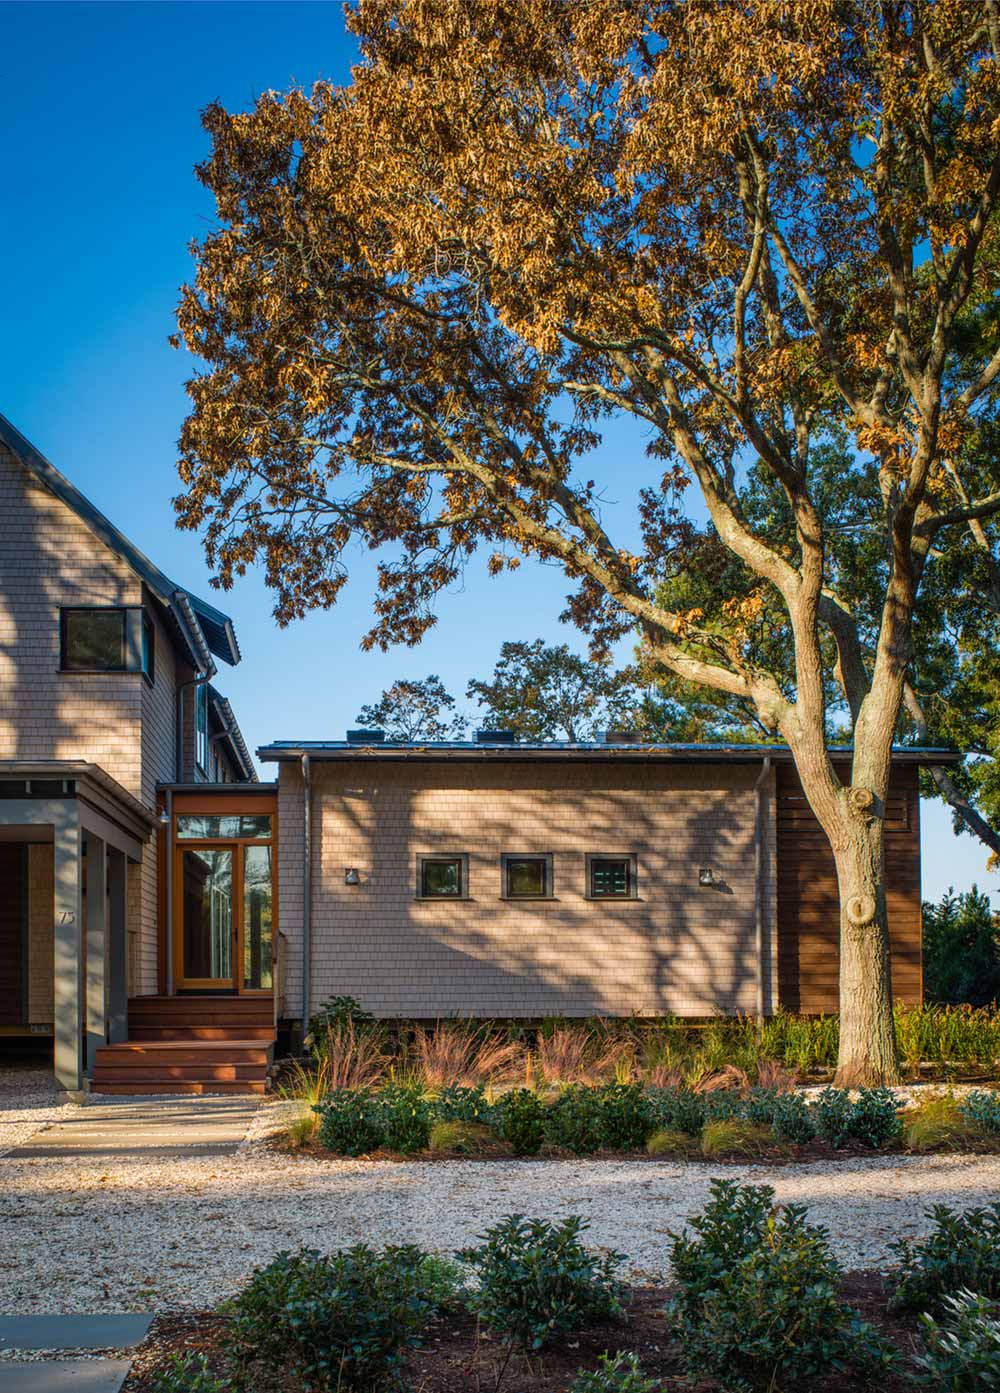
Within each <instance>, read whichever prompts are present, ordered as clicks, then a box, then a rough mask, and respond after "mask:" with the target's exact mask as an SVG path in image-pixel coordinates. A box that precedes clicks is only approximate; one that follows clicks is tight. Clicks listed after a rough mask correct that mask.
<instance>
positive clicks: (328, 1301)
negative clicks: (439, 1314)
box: [231, 1243, 435, 1393]
mask: <svg viewBox="0 0 1000 1393" xmlns="http://www.w3.org/2000/svg"><path fill="white" fill-rule="evenodd" d="M425 1261H426V1254H424V1253H422V1252H421V1251H420V1250H419V1249H418V1248H413V1247H402V1248H385V1249H383V1250H382V1251H381V1252H376V1251H375V1250H374V1249H372V1248H369V1247H368V1245H367V1244H364V1243H361V1244H358V1245H357V1247H354V1248H348V1249H347V1250H346V1251H344V1252H340V1253H331V1254H329V1255H325V1256H324V1255H323V1254H320V1253H318V1252H315V1251H314V1250H312V1249H308V1248H304V1249H301V1250H300V1251H299V1252H298V1253H287V1252H286V1253H279V1254H278V1256H277V1257H276V1258H274V1259H273V1261H271V1262H270V1263H268V1265H267V1266H266V1267H260V1268H257V1269H256V1271H255V1272H254V1273H253V1275H252V1276H251V1278H250V1281H249V1282H248V1283H247V1285H246V1286H245V1287H244V1289H243V1291H242V1292H241V1293H240V1294H239V1296H238V1297H237V1298H236V1300H235V1301H234V1302H233V1303H232V1307H231V1330H232V1341H233V1345H232V1348H233V1354H234V1356H235V1358H236V1361H237V1363H238V1366H239V1368H240V1369H241V1371H242V1372H243V1374H244V1376H245V1378H246V1382H247V1383H248V1384H249V1386H254V1384H253V1382H252V1379H251V1377H250V1376H249V1374H250V1371H251V1370H252V1369H254V1368H257V1369H259V1370H263V1371H264V1372H265V1373H268V1374H275V1375H277V1374H281V1375H283V1376H287V1375H288V1374H291V1376H292V1377H293V1378H294V1379H297V1380H298V1381H299V1382H300V1383H301V1384H302V1386H303V1388H304V1389H306V1390H307V1393H334V1390H336V1393H378V1390H381V1389H383V1388H385V1387H387V1386H389V1385H391V1384H393V1383H395V1382H396V1380H397V1378H398V1373H399V1369H400V1366H401V1364H402V1360H403V1357H404V1354H405V1351H406V1349H407V1348H408V1347H409V1346H411V1345H414V1344H416V1343H418V1341H419V1336H420V1332H421V1330H422V1329H423V1326H424V1324H425V1323H426V1321H427V1319H428V1317H429V1316H430V1315H431V1313H432V1312H433V1310H434V1308H435V1296H434V1295H432V1294H431V1290H429V1287H432V1286H433V1283H431V1282H429V1280H428V1278H427V1277H425V1274H424V1263H425Z"/></svg>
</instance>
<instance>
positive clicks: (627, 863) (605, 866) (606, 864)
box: [587, 855, 636, 900]
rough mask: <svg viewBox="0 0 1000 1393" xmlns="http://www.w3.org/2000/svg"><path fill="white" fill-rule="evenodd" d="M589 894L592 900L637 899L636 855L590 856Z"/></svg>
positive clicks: (588, 860) (588, 871)
mask: <svg viewBox="0 0 1000 1393" xmlns="http://www.w3.org/2000/svg"><path fill="white" fill-rule="evenodd" d="M587 895H588V897H589V898H590V899H592V900H633V899H635V895H636V860H635V856H633V855H628V856H588V857H587Z"/></svg>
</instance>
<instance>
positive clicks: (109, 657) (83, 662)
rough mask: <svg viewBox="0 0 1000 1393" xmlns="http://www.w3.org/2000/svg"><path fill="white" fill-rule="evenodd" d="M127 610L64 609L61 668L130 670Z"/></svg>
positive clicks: (70, 670) (72, 670)
mask: <svg viewBox="0 0 1000 1393" xmlns="http://www.w3.org/2000/svg"><path fill="white" fill-rule="evenodd" d="M127 613H128V611H127V610H124V609H64V610H63V611H62V616H61V617H62V633H61V639H62V642H61V648H62V652H61V655H60V664H59V665H60V667H61V668H62V670H63V671H64V672H126V671H127V657H128V645H127V643H126V636H127V627H126V622H125V621H126V616H127Z"/></svg>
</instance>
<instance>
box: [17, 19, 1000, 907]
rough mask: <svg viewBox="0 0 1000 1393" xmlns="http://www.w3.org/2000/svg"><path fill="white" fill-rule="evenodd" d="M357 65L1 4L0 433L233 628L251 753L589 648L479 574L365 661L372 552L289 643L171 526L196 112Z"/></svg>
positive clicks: (624, 466)
mask: <svg viewBox="0 0 1000 1393" xmlns="http://www.w3.org/2000/svg"><path fill="white" fill-rule="evenodd" d="M353 57H354V49H353V43H352V41H351V40H350V39H349V37H348V36H347V34H346V33H345V30H344V24H343V17H342V11H341V8H340V5H339V4H326V3H306V4H300V3H296V0H284V3H260V4H243V3H214V4H204V3H180V4H172V3H156V4H152V3H151V4H129V3H121V4H88V3H70V4H63V3H43V4H34V3H17V2H16V0H15V3H6V4H0V156H2V168H3V185H2V191H0V267H2V269H0V286H2V300H0V303H2V306H3V332H2V333H0V412H2V413H3V414H4V415H6V416H7V417H8V418H9V419H10V420H12V421H13V422H14V424H15V425H16V426H17V427H18V428H19V429H20V430H22V431H23V432H24V433H25V434H26V435H27V436H28V437H29V439H31V440H32V441H33V442H34V443H35V444H36V445H37V446H38V447H39V449H41V450H42V451H43V452H44V453H45V454H47V455H48V456H49V458H50V459H52V461H53V462H54V463H55V464H56V465H57V466H58V467H59V468H60V469H61V470H63V472H64V473H66V474H68V475H69V477H70V478H71V479H72V480H73V481H74V483H76V484H77V485H78V486H79V487H80V488H82V489H83V490H84V492H85V493H87V494H88V495H89V497H90V498H92V499H93V500H94V502H95V503H96V504H97V506H98V507H100V508H101V509H102V510H103V511H104V512H106V513H107V514H108V516H109V517H110V518H111V519H112V520H113V521H114V522H115V523H116V524H117V525H118V526H119V527H120V528H121V529H122V530H123V531H124V532H125V533H126V534H127V535H128V536H130V537H131V538H132V539H133V540H134V541H135V542H136V543H137V544H138V545H139V546H141V547H142V548H143V549H144V550H145V551H147V552H148V553H149V555H150V556H152V557H153V558H154V559H155V560H156V562H157V563H158V564H159V565H160V566H162V567H163V569H164V570H166V571H167V572H168V573H169V574H171V575H173V576H174V577H175V578H176V579H177V580H178V581H181V582H182V583H184V584H185V585H188V586H190V587H191V588H192V589H194V590H200V591H201V592H202V593H204V594H205V595H206V598H209V599H212V600H213V601H214V602H215V603H218V604H220V605H221V606H222V607H223V608H225V609H227V610H228V612H229V613H231V614H232V615H233V618H234V620H235V622H236V626H237V630H238V633H239V636H240V641H241V644H242V648H243V652H244V662H243V664H242V666H241V667H239V668H237V669H235V670H233V671H229V670H225V671H224V672H223V673H222V674H221V679H222V680H221V683H220V685H222V686H223V687H224V689H225V691H226V693H227V695H229V696H230V697H231V698H232V700H233V703H234V705H235V707H236V710H237V712H238V715H239V718H240V722H241V724H242V726H243V730H244V733H245V735H246V737H247V740H248V743H250V744H251V746H256V745H258V744H262V743H264V742H266V741H268V740H273V739H322V738H324V737H325V738H340V737H342V735H343V731H344V730H345V728H346V727H347V726H348V725H349V724H351V723H352V722H353V721H354V719H355V717H356V715H357V712H358V708H359V707H360V706H361V705H362V704H363V703H364V702H366V701H368V700H372V699H375V698H377V696H378V694H379V693H380V692H381V690H382V689H383V688H384V687H386V686H388V685H389V684H390V683H391V682H392V681H393V679H394V678H396V677H399V676H407V677H422V676H425V675H426V674H427V673H430V672H436V673H438V674H439V675H440V677H441V678H442V680H443V681H444V682H445V685H446V686H448V687H449V688H450V690H451V691H452V692H453V693H454V694H455V695H456V696H461V695H462V693H463V692H464V688H465V683H466V681H467V680H468V679H469V678H470V677H473V676H476V677H479V676H487V675H488V674H489V673H490V672H491V670H492V667H493V663H494V661H495V659H496V656H497V652H498V650H499V647H500V644H501V643H502V642H503V640H504V639H508V638H535V637H538V636H542V637H544V638H546V639H549V640H553V641H559V642H569V643H571V644H579V636H578V635H577V634H576V633H575V631H573V630H571V629H567V628H565V627H564V626H562V625H560V624H559V622H558V615H559V612H560V610H561V609H562V607H563V601H564V597H565V594H566V590H567V585H566V582H565V580H564V579H563V577H562V576H561V574H560V573H559V572H558V571H555V570H553V569H550V568H545V567H542V566H539V565H529V564H525V565H524V566H522V568H521V570H520V572H518V573H516V574H515V575H513V576H509V577H504V578H502V579H500V580H489V579H488V578H487V577H486V576H485V574H484V572H483V570H482V568H481V566H479V565H475V566H474V567H473V568H472V569H471V570H470V573H469V574H468V575H467V576H466V577H465V579H464V582H463V584H462V586H461V587H458V588H456V589H455V591H454V592H453V593H451V594H449V595H447V596H446V597H444V599H443V601H442V603H441V605H440V608H439V614H440V620H439V623H438V626H437V628H436V629H435V630H433V631H432V633H431V635H430V636H429V637H428V638H427V639H425V640H424V642H423V644H422V645H421V647H420V648H418V649H415V650H414V649H402V648H401V649H396V650H395V651H393V652H390V653H388V654H381V653H373V654H363V653H361V651H360V649H359V641H360V638H361V636H362V634H363V633H364V632H365V629H366V628H367V627H368V623H369V605H370V599H371V585H370V580H371V576H372V570H373V568H372V564H371V561H370V558H368V557H367V556H366V555H363V554H360V553H358V554H356V555H355V557H354V559H353V563H352V581H351V584H350V585H349V587H348V590H347V593H346V595H345V597H344V598H343V599H342V600H341V602H340V603H339V604H338V606H337V608H336V609H335V610H333V611H331V612H329V613H325V614H315V615H312V616H311V617H310V618H308V619H307V620H305V621H303V622H301V623H298V624H296V625H294V626H292V627H290V628H288V629H285V630H279V629H278V628H277V626H276V625H275V623H274V621H273V619H272V618H271V616H270V610H271V602H270V599H269V596H268V593H267V591H266V589H265V587H264V585H263V583H262V582H261V580H260V579H259V578H257V577H250V578H248V579H247V580H245V581H243V582H242V583H240V584H239V585H238V586H237V588H236V589H234V590H233V591H231V592H230V593H229V594H228V595H225V596H224V597H222V598H221V599H220V598H219V597H218V596H217V595H215V594H213V592H212V591H211V590H210V588H209V586H208V583H207V575H208V573H207V569H206V566H205V563H204V559H203V557H202V554H201V549H200V544H199V542H198V540H197V538H196V537H195V536H193V535H192V534H190V533H179V532H177V531H176V530H175V528H174V526H173V510H172V508H171V503H170V500H171V497H172V496H173V494H174V493H176V492H177V488H178V481H177V476H176V472H175V460H176V440H177V434H178V430H179V427H180V423H181V421H182V419H183V416H184V414H185V405H186V397H185V395H184V391H183V383H184V379H185V377H186V376H187V375H188V372H189V370H190V360H188V359H186V358H185V356H184V355H183V354H180V353H176V352H174V351H173V350H171V349H170V348H169V347H168V345H167V335H168V334H169V333H170V332H171V330H172V327H173V311H174V307H175V305H176V302H177V291H178V287H179V286H180V285H181V283H182V282H183V281H184V280H185V279H186V278H187V277H188V275H189V273H190V268H191V261H190V257H189V253H188V250H187V248H188V244H189V242H190V241H191V239H192V238H195V237H200V236H201V235H203V233H204V232H205V230H206V229H207V227H208V226H209V224H210V220H211V217H212V211H213V210H212V206H211V200H210V199H209V197H208V195H207V194H206V193H205V191H204V190H203V189H202V188H201V186H200V185H199V184H198V182H197V181H196V179H195V177H194V174H193V166H194V164H195V163H196V162H197V161H198V160H199V159H201V158H202V157H203V156H204V154H205V153H206V150H207V144H206V140H205V137H204V135H203V132H202V130H201V126H200V122H199V113H200V111H201V110H202V108H203V107H204V106H205V105H206V104H207V103H208V102H210V101H213V100H216V99H218V100H220V101H222V103H223V104H224V105H225V106H227V107H229V108H233V109H241V108H245V107H247V106H249V105H250V104H252V102H253V101H254V99H255V98H256V97H257V96H258V95H259V94H260V93H261V92H263V91H266V90H267V89H269V88H278V89H282V88H287V87H288V86H290V85H293V84H300V85H304V86H308V85H309V84H310V83H312V82H313V81H314V80H315V79H316V78H319V77H325V78H331V79H333V80H335V81H336V80H346V79H347V77H348V73H349V66H350V64H351V62H352V61H353ZM600 457H601V458H600V464H599V469H600V473H599V475H598V477H601V478H604V479H606V480H608V481H609V486H608V490H607V497H606V513H605V515H606V518H607V520H608V522H609V525H610V528H611V530H612V532H613V533H614V534H616V535H618V536H621V537H623V538H624V539H626V540H628V539H629V538H630V537H631V536H633V535H634V528H635V509H634V501H635V497H636V494H637V491H638V488H639V486H640V485H641V483H642V482H643V481H644V478H645V475H646V470H647V464H646V461H645V460H644V458H643V453H642V441H641V439H640V438H639V437H638V436H637V434H636V433H635V432H632V431H628V430H622V431H620V432H617V433H615V434H613V435H611V436H609V437H608V438H607V439H606V440H605V443H604V445H603V446H602V449H601V451H600ZM580 646H582V645H580ZM973 880H977V881H978V882H979V884H980V886H981V887H982V888H989V889H990V890H991V891H993V890H998V889H1000V876H997V875H996V874H990V873H988V872H987V871H986V870H985V854H984V853H982V852H981V850H980V847H979V844H978V843H976V842H973V841H972V840H971V839H970V838H967V837H962V838H955V837H954V836H953V835H952V833H951V830H950V817H949V814H948V813H947V810H946V809H944V808H943V807H942V805H940V804H933V805H925V807H924V890H925V894H927V895H930V896H935V897H936V896H937V895H939V894H940V893H941V892H942V891H943V890H944V889H946V888H947V887H948V886H949V885H955V886H956V887H957V888H965V887H967V886H968V885H969V884H971V883H972V881H973Z"/></svg>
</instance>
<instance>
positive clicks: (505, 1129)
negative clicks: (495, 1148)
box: [494, 1088, 545, 1156]
mask: <svg viewBox="0 0 1000 1393" xmlns="http://www.w3.org/2000/svg"><path fill="white" fill-rule="evenodd" d="M494 1118H495V1120H494V1127H495V1130H496V1133H497V1136H498V1137H500V1139H501V1140H502V1141H505V1142H507V1143H508V1144H509V1145H510V1147H511V1149H512V1150H513V1152H514V1155H515V1156H537V1155H538V1153H539V1151H541V1149H542V1142H543V1141H544V1140H545V1105H544V1104H543V1103H542V1100H541V1098H539V1096H538V1094H537V1093H533V1092H532V1090H531V1089H530V1088H512V1089H511V1090H510V1092H509V1093H505V1094H504V1095H503V1097H502V1098H501V1099H500V1102H499V1103H498V1104H497V1107H496V1110H495V1114H494Z"/></svg>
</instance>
